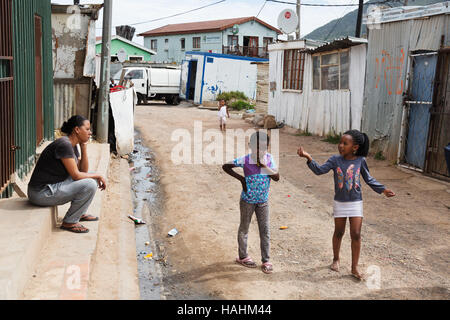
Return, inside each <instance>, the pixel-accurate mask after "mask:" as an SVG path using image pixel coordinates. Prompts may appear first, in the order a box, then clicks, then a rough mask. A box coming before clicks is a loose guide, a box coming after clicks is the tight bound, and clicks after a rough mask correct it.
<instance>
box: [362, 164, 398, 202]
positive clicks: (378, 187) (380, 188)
mask: <svg viewBox="0 0 450 320" xmlns="http://www.w3.org/2000/svg"><path fill="white" fill-rule="evenodd" d="M361 176H362V177H363V179H364V181H365V182H366V183H367V184H368V185H369V187H371V188H372V190H373V191H375V192H377V193H383V194H384V195H385V196H386V197H393V196H395V193H394V192H393V191H392V190H389V189H386V187H385V186H384V185H383V184H381V183H379V182H378V181H377V180H376V179H375V178H374V177H372V176H371V175H370V172H369V167H368V166H367V162H366V159H365V158H364V159H363V161H362V163H361Z"/></svg>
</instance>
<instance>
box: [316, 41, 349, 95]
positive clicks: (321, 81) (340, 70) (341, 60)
mask: <svg viewBox="0 0 450 320" xmlns="http://www.w3.org/2000/svg"><path fill="white" fill-rule="evenodd" d="M349 66H350V59H349V51H348V49H347V50H340V51H336V52H331V53H322V54H317V55H314V56H313V90H345V89H348V77H349V75H348V74H349Z"/></svg>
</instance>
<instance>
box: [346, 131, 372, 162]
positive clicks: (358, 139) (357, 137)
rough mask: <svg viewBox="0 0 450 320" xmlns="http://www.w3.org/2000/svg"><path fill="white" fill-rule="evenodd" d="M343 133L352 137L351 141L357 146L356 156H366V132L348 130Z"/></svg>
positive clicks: (367, 144) (367, 143) (367, 146)
mask: <svg viewBox="0 0 450 320" xmlns="http://www.w3.org/2000/svg"><path fill="white" fill-rule="evenodd" d="M344 134H348V135H349V136H351V137H352V139H353V143H354V144H357V145H358V146H359V148H358V150H356V154H355V155H357V156H360V157H367V155H368V154H369V137H368V136H367V134H365V133H363V132H360V131H358V130H348V131H346V132H344Z"/></svg>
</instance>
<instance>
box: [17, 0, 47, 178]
mask: <svg viewBox="0 0 450 320" xmlns="http://www.w3.org/2000/svg"><path fill="white" fill-rule="evenodd" d="M12 15H13V55H14V101H15V103H14V112H15V117H14V120H15V143H16V145H18V146H20V150H17V151H16V171H17V173H18V174H19V176H23V175H25V174H27V173H28V172H29V171H30V170H31V168H32V165H33V163H34V156H35V152H36V107H35V105H36V102H35V94H36V93H35V86H34V84H35V47H34V35H35V31H34V17H35V15H38V16H40V17H41V18H42V42H43V43H42V51H43V52H42V60H43V61H42V79H43V86H42V90H43V92H42V93H43V94H42V95H43V117H44V140H51V139H53V134H54V133H53V132H54V131H53V65H52V35H51V7H50V0H13V13H12Z"/></svg>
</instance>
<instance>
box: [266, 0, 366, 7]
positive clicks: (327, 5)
mask: <svg viewBox="0 0 450 320" xmlns="http://www.w3.org/2000/svg"><path fill="white" fill-rule="evenodd" d="M267 1H270V2H276V3H284V4H292V5H294V6H295V5H297V3H294V2H288V1H280V0H267ZM300 5H301V6H305V7H355V6H358V4H320V3H301V4H300Z"/></svg>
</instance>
